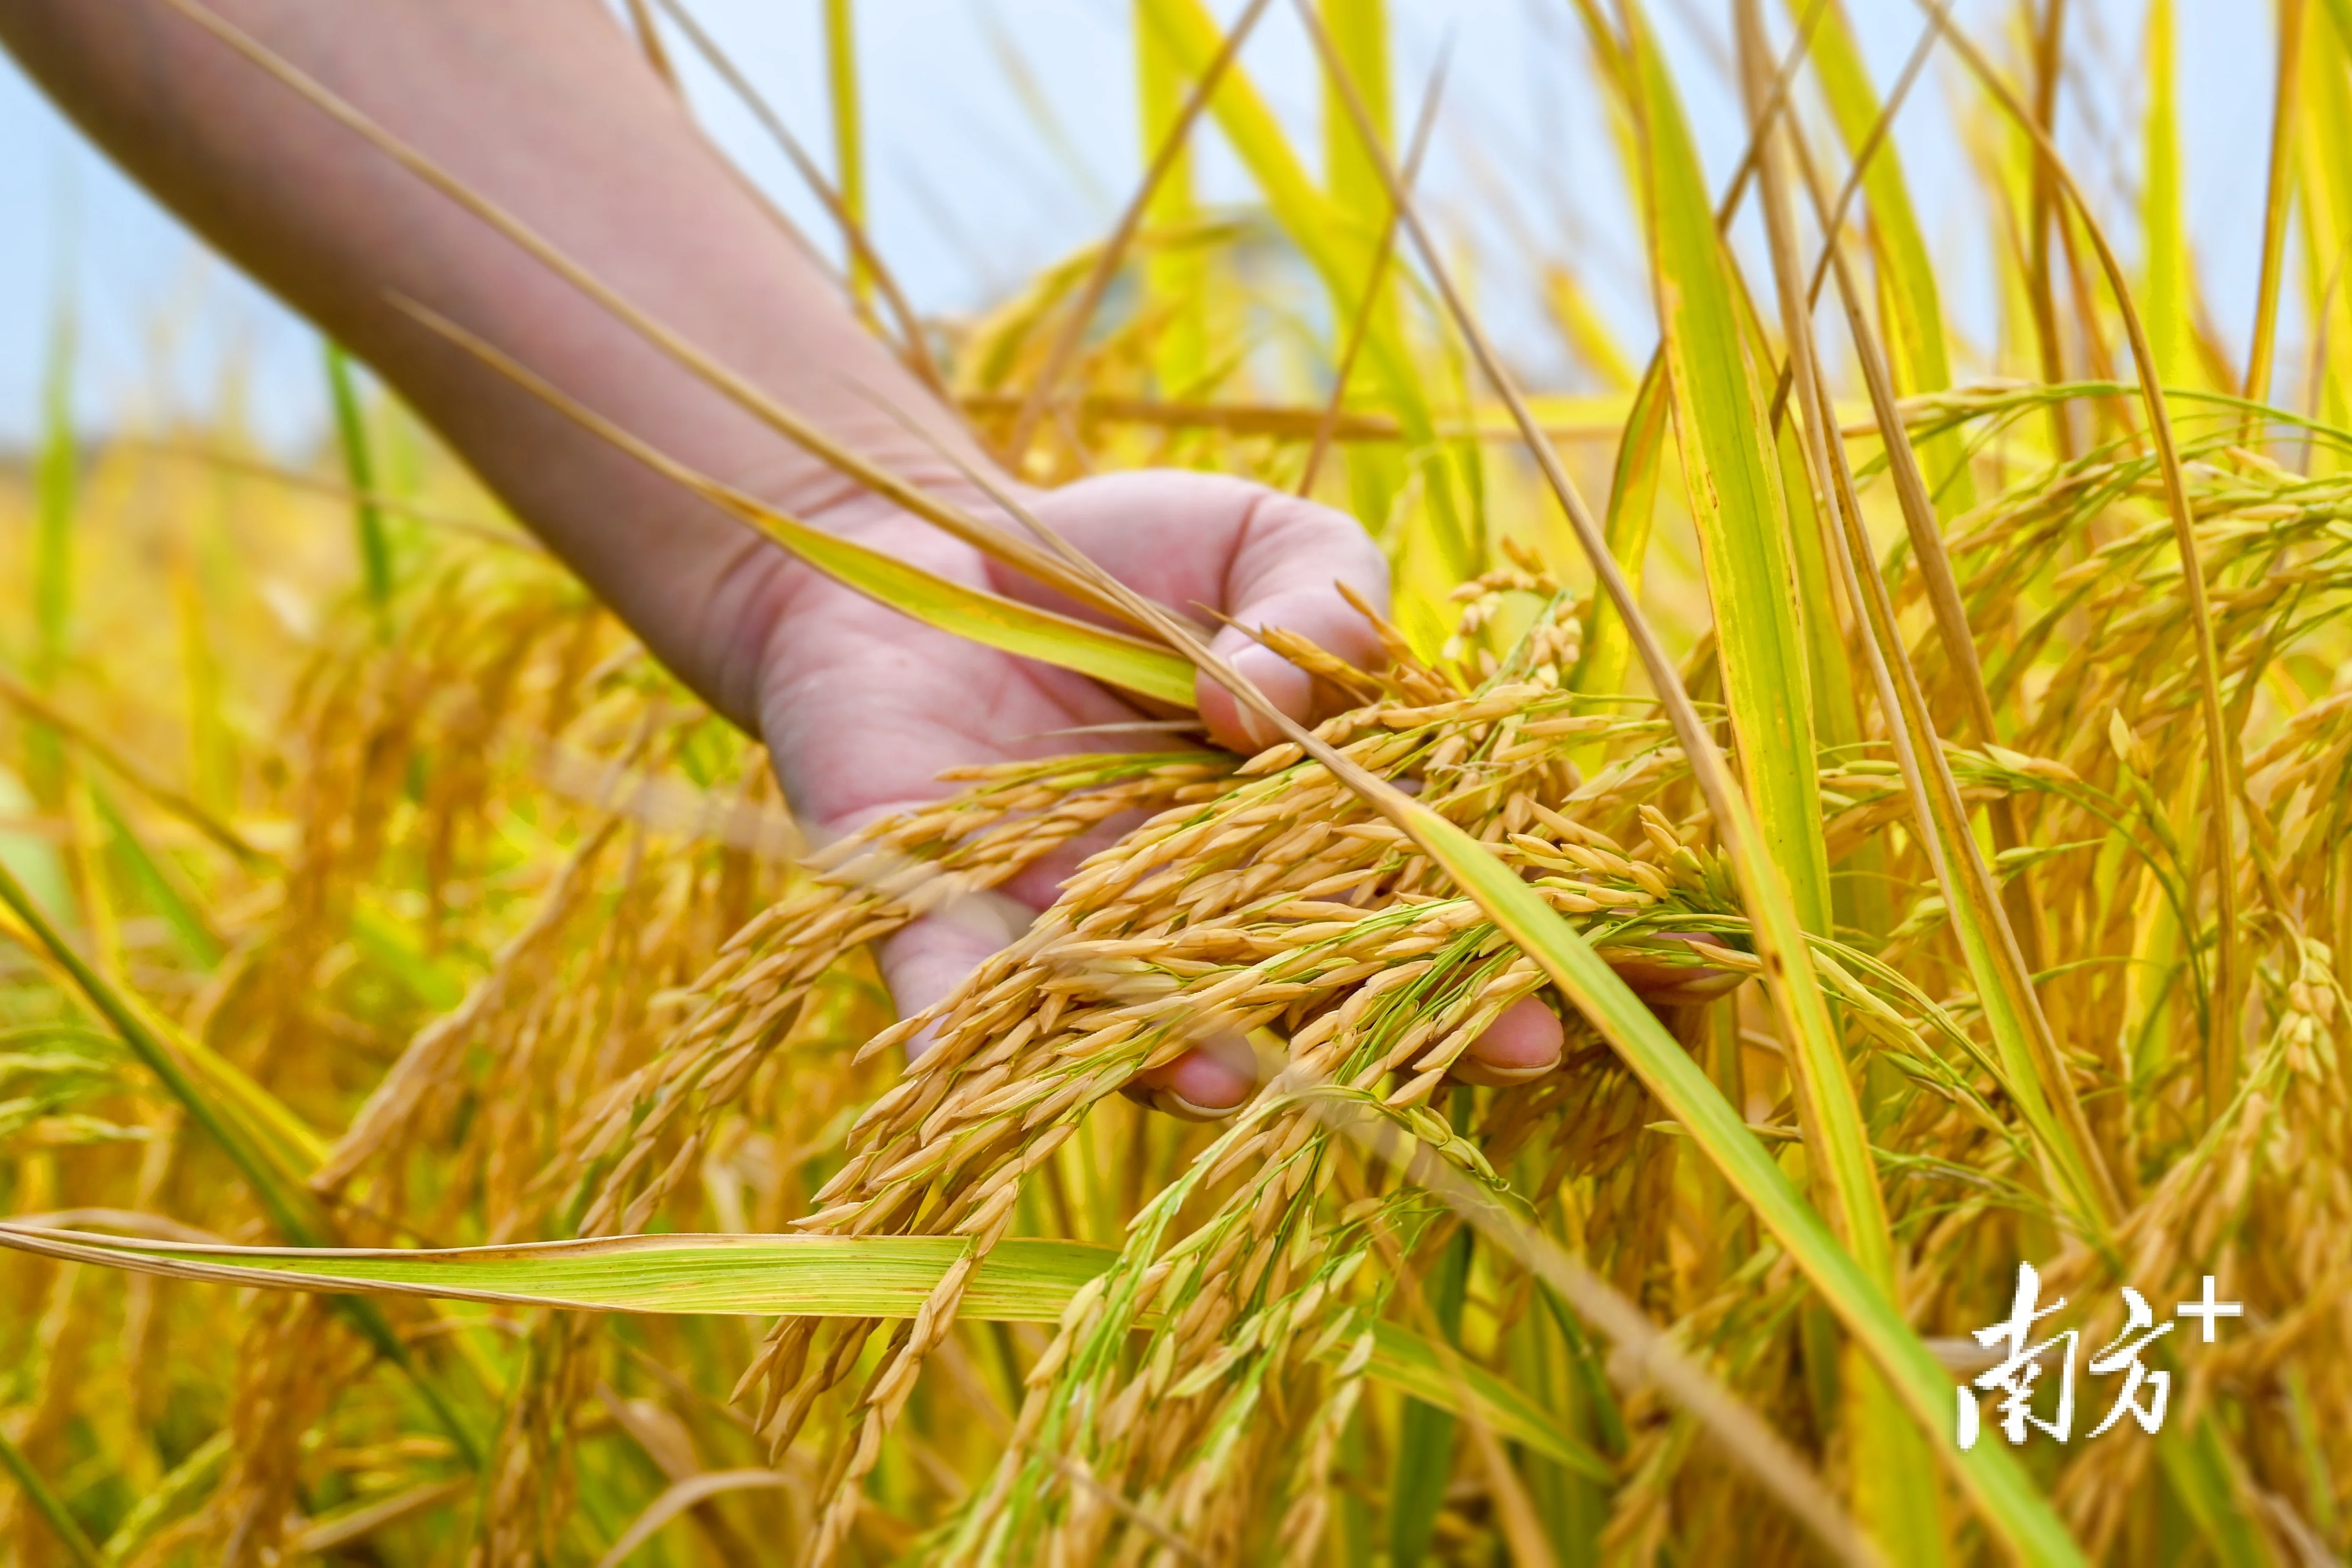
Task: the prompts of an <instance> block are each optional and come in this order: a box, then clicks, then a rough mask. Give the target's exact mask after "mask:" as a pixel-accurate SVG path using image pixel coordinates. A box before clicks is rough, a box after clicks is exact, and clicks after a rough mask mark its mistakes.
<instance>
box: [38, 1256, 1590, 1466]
mask: <svg viewBox="0 0 2352 1568" xmlns="http://www.w3.org/2000/svg"><path fill="white" fill-rule="evenodd" d="M0 1247H14V1248H16V1249H18V1250H20V1251H26V1252H32V1253H37V1254H38V1255H40V1256H42V1257H45V1258H59V1259H62V1260H66V1261H70V1262H77V1263H91V1264H96V1265H98V1266H99V1267H100V1268H117V1269H128V1270H130V1271H131V1272H134V1273H142V1274H154V1275H160V1276H163V1277H164V1278H167V1279H187V1280H194V1281H200V1282H205V1283H211V1284H218V1285H228V1286H237V1287H247V1288H252V1289H266V1290H310V1291H323V1292H331V1293H341V1292H367V1293H370V1294H374V1295H383V1296H415V1297H424V1298H428V1299H431V1300H444V1301H477V1302H483V1303H486V1304H489V1305H493V1306H526V1307H551V1308H558V1309H563V1310H575V1311H587V1312H645V1313H659V1314H667V1315H703V1314H708V1315H731V1316H744V1317H785V1316H789V1317H843V1318H912V1317H914V1316H915V1315H916V1314H917V1313H919V1312H920V1311H921V1310H923V1306H924V1303H925V1302H926V1301H927V1300H929V1298H930V1295H931V1292H932V1291H933V1289H935V1288H936V1287H937V1286H938V1284H939V1282H940V1278H941V1277H942V1276H943V1275H945V1274H946V1273H947V1271H948V1269H949V1268H950V1266H951V1265H952V1264H954V1263H955V1262H956V1261H957V1260H958V1259H960V1258H962V1257H963V1256H964V1255H965V1254H966V1253H967V1252H969V1251H970V1250H971V1238H970V1237H955V1236H861V1237H835V1236H793V1235H784V1236H739V1235H714V1236H693V1235H676V1236H620V1237H599V1238H596V1239H593V1240H586V1241H550V1242H530V1243H523V1244H520V1245H516V1246H509V1247H450V1248H445V1249H440V1250H414V1249H404V1248H365V1247H230V1246H227V1245H217V1246H214V1245H204V1244H196V1243H188V1242H164V1241H148V1240H132V1239H128V1238H125V1237H115V1236H103V1235H99V1234H95V1233H92V1232H87V1231H71V1230H57V1229H50V1228H47V1227H42V1226H25V1225H16V1224H12V1223H9V1222H6V1221H0ZM1117 1261H1118V1250H1117V1249H1116V1248H1114V1247H1096V1246H1091V1245H1089V1244H1087V1243H1085V1242H1077V1241H1058V1240H1050V1239H1045V1238H1040V1237H1011V1238H1008V1239H1006V1240H1004V1241H1001V1242H999V1243H997V1244H996V1246H995V1247H992V1248H991V1249H990V1251H989V1253H988V1256H987V1257H986V1258H983V1259H982V1262H981V1265H980V1268H979V1269H978V1270H977V1271H976V1273H975V1274H974V1276H973V1279H972V1282H971V1286H970V1287H969V1289H967V1291H966V1294H965V1295H964V1297H963V1300H962V1304H961V1307H960V1308H959V1309H958V1312H957V1315H958V1316H959V1317H960V1318H962V1319H965V1320H967V1321H972V1322H987V1323H1051V1322H1055V1321H1058V1320H1059V1319H1060V1317H1061V1315H1062V1312H1063V1310H1064V1309H1065V1308H1066V1307H1067V1306H1068V1305H1069V1304H1070V1302H1071V1300H1072V1299H1074V1298H1075V1297H1076V1295H1077V1293H1078V1289H1079V1287H1081V1286H1083V1285H1085V1284H1086V1283H1087V1281H1089V1280H1091V1279H1095V1278H1097V1276H1099V1275H1100V1274H1101V1273H1102V1272H1103V1271H1104V1270H1105V1269H1108V1268H1109V1267H1110V1266H1111V1265H1112V1264H1113V1263H1115V1262H1117ZM1348 1349H1349V1346H1348V1345H1347V1344H1345V1343H1342V1344H1339V1345H1337V1346H1335V1347H1333V1348H1332V1350H1331V1351H1330V1352H1328V1353H1329V1354H1331V1355H1333V1356H1335V1357H1337V1356H1341V1355H1345V1354H1346V1353H1347V1352H1348ZM1368 1370H1369V1371H1370V1374H1371V1375H1372V1376H1374V1377H1377V1378H1380V1379H1381V1380H1382V1381H1383V1382H1387V1383H1390V1384H1393V1385H1394V1386H1395V1387H1396V1388H1398V1389H1399V1390H1400V1391H1401V1392H1402V1393H1404V1394H1410V1395H1411V1396H1412V1398H1414V1399H1415V1400H1418V1401H1421V1402H1423V1404H1426V1405H1431V1406H1433V1408H1436V1409H1440V1410H1444V1411H1448V1412H1451V1413H1454V1414H1455V1415H1460V1414H1465V1413H1467V1414H1470V1415H1475V1417H1476V1419H1478V1420H1479V1421H1481V1422H1484V1423H1485V1424H1486V1426H1489V1427H1490V1428H1491V1429H1492V1430H1493V1431H1494V1432H1495V1433H1496V1435H1497V1436H1503V1437H1507V1438H1508V1439H1509V1440H1511V1441H1512V1442H1515V1443H1523V1444H1525V1445H1527V1446H1528V1447H1530V1448H1533V1449H1535V1450H1536V1451H1537V1452H1538V1453H1540V1454H1542V1455H1543V1456H1544V1457H1545V1458H1550V1459H1553V1460H1556V1461H1558V1462H1559V1463H1560V1464H1563V1465H1566V1466H1568V1467H1569V1468H1571V1469H1575V1470H1577V1471H1579V1472H1580V1473H1582V1474H1586V1475H1591V1476H1592V1477H1594V1478H1595V1479H1608V1478H1609V1477H1610V1476H1612V1474H1613V1473H1614V1472H1613V1471H1612V1469H1611V1468H1610V1466H1609V1464H1608V1461H1606V1460H1605V1459H1602V1458H1600V1457H1599V1456H1598V1455H1595V1454H1593V1453H1592V1452H1591V1451H1590V1450H1589V1449H1586V1448H1584V1447H1581V1446H1580V1445H1578V1444H1577V1443H1575V1442H1574V1441H1573V1440H1572V1439H1570V1438H1569V1437H1568V1436H1566V1435H1565V1434H1563V1433H1562V1432H1561V1431H1560V1430H1559V1427H1558V1425H1557V1424H1556V1423H1555V1422H1553V1421H1552V1420H1551V1419H1550V1418H1549V1416H1547V1415H1545V1414H1544V1413H1543V1412H1542V1411H1541V1410H1540V1409H1538V1407H1537V1406H1536V1405H1533V1404H1531V1403H1530V1402H1529V1401H1528V1399H1527V1397H1526V1396H1525V1395H1524V1394H1520V1393H1519V1392H1518V1391H1517V1390H1516V1389H1514V1388H1512V1387H1510V1385H1509V1384H1506V1383H1505V1382H1503V1381H1502V1380H1501V1379H1500V1378H1497V1377H1496V1376H1495V1375H1494V1374H1493V1373H1489V1372H1486V1370H1484V1369H1483V1368H1479V1367H1475V1366H1472V1365H1468V1364H1466V1363H1464V1362H1463V1360H1462V1358H1461V1357H1460V1356H1459V1355H1447V1354H1445V1353H1444V1352H1441V1351H1440V1350H1439V1349H1438V1348H1437V1347H1435V1346H1434V1345H1433V1344H1431V1343H1430V1342H1428V1341H1427V1340H1425V1339H1423V1338H1422V1337H1421V1336H1420V1335H1418V1334H1415V1333H1413V1332H1412V1331H1411V1330H1409V1329H1405V1328H1402V1327H1401V1326H1399V1325H1397V1324H1394V1323H1380V1324H1377V1325H1375V1327H1374V1330H1373V1345H1372V1357H1371V1361H1370V1365H1369V1368H1368Z"/></svg>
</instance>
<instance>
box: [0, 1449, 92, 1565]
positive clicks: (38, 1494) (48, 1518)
mask: <svg viewBox="0 0 2352 1568" xmlns="http://www.w3.org/2000/svg"><path fill="white" fill-rule="evenodd" d="M0 1468H4V1469H5V1470H6V1471H7V1472H8V1473H9V1475H11V1476H13V1477H14V1478H16V1485H17V1486H18V1488H20V1489H22V1490H23V1492H24V1494H25V1500H26V1501H27V1502H29V1503H31V1504H32V1505H33V1511H34V1512H35V1513H37V1514H39V1515H40V1516H41V1522H42V1523H44V1524H46V1525H47V1526H48V1527H49V1533H50V1534H51V1535H53V1536H55V1537H56V1538H57V1542H58V1545H59V1546H62V1547H64V1548H65V1552H66V1555H67V1556H68V1557H69V1558H71V1559H72V1560H73V1561H74V1562H75V1563H79V1564H81V1565H82V1568H100V1565H101V1563H102V1562H103V1559H101V1558H100V1556H99V1554H98V1548H97V1547H95V1546H93V1545H91V1544H90V1539H89V1536H88V1535H87V1534H85V1533H84V1532H83V1531H82V1528H81V1524H80V1522H79V1521H78V1520H76V1519H75V1518H74V1516H73V1512H72V1510H69V1509H68V1508H67V1507H66V1504H65V1500H64V1499H63V1498H60V1497H59V1496H58V1494H57V1493H56V1492H55V1491H53V1490H51V1489H50V1487H49V1483H48V1482H47V1481H46V1480H44V1479H42V1478H41V1473H40V1472H39V1471H38V1470H37V1469H35V1468H33V1463H32V1461H31V1460H30V1459H27V1458H25V1451H24V1450H23V1449H22V1448H19V1447H16V1444H15V1443H13V1442H11V1441H9V1439H8V1435H7V1433H5V1432H0Z"/></svg>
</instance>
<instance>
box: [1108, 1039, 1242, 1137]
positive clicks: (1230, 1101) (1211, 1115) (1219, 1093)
mask: <svg viewBox="0 0 2352 1568" xmlns="http://www.w3.org/2000/svg"><path fill="white" fill-rule="evenodd" d="M1135 1082H1136V1085H1137V1087H1139V1088H1140V1089H1144V1090H1145V1091H1146V1092H1147V1093H1148V1095H1149V1096H1150V1104H1151V1105H1152V1106H1153V1107H1154V1108H1155V1109H1158V1110H1165V1111H1168V1112H1169V1113H1170V1114H1171V1115H1175V1116H1181V1117H1185V1118H1187V1119H1189V1120H1192V1121H1216V1120H1218V1119H1219V1118H1222V1117H1225V1116H1230V1115H1232V1114H1233V1113H1234V1111H1236V1110H1240V1109H1241V1107H1242V1106H1243V1105H1244V1103H1245V1102H1246V1101H1247V1100H1249V1097H1250V1096H1251V1094H1252V1093H1254V1092H1255V1090H1256V1089H1257V1074H1256V1072H1255V1068H1254V1065H1253V1058H1252V1055H1251V1052H1250V1048H1249V1042H1247V1041H1246V1040H1244V1039H1243V1038H1242V1037H1240V1036H1238V1035H1219V1036H1216V1037H1212V1038H1210V1039H1208V1040H1205V1041H1203V1042H1202V1044H1201V1045H1199V1046H1196V1047H1193V1048H1192V1050H1189V1051H1186V1052H1185V1053H1184V1054H1183V1055H1182V1056H1181V1057H1178V1058H1176V1059H1175V1060H1173V1061H1171V1062H1164V1063H1162V1064H1161V1065H1160V1066H1159V1067H1156V1068H1151V1069H1150V1070H1149V1071H1146V1072H1141V1073H1138V1074H1137V1075H1136V1078H1135Z"/></svg>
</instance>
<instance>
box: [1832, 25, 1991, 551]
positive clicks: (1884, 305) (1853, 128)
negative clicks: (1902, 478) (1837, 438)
mask: <svg viewBox="0 0 2352 1568" xmlns="http://www.w3.org/2000/svg"><path fill="white" fill-rule="evenodd" d="M1811 9H1812V5H1811V0H1791V4H1790V11H1791V12H1798V13H1802V12H1809V11H1811ZM1820 12H1821V15H1820V17H1819V19H1818V20H1817V21H1816V22H1815V23H1814V25H1813V34H1812V62H1813V68H1814V73H1815V76H1816V77H1817V79H1819V80H1820V82H1821V87H1822V97H1823V98H1824V99H1826V100H1828V102H1829V107H1830V117H1831V119H1832V120H1833V121H1836V123H1837V128H1838V135H1839V137H1840V138H1841V139H1842V140H1843V142H1845V146H1846V151H1847V152H1848V153H1852V154H1853V155H1854V156H1856V157H1860V156H1861V155H1862V153H1863V151H1864V148H1865V147H1870V162H1869V163H1868V164H1867V165H1865V166H1864V170H1863V174H1862V194H1863V199H1864V202H1865V204H1866V205H1867V207H1868V211H1869V214H1870V243H1871V248H1872V250H1873V252H1874V254H1875V256H1876V258H1877V261H1878V278H1879V296H1880V308H1881V310H1883V311H1884V313H1885V321H1886V338H1887V345H1888V348H1889V351H1890V357H1891V358H1892V359H1893V361H1894V363H1895V385H1896V386H1897V387H1898V388H1899V389H1900V390H1901V391H1902V392H1904V393H1905V394H1906V395H1916V394H1919V393H1926V392H1940V391H1942V390H1943V389H1944V388H1946V387H1948V386H1949V385H1951V384H1952V366H1951V357H1950V354H1949V353H1948V350H1947V347H1946V344H1945V340H1944V309H1943V301H1942V297H1941V291H1940V290H1939V289H1938V288H1937V283H1936V267H1935V263H1934V261H1933V260H1932V259H1930V258H1929V257H1928V254H1927V240H1926V239H1925V238H1924V237H1922V236H1921V234H1920V232H1919V219H1918V215H1917V213H1916V210H1915V209H1914V208H1913V206H1912V205H1911V190H1910V184H1909V182H1908V181H1906V179H1905V178H1904V174H1903V159H1902V155H1901V154H1900V153H1897V152H1896V150H1895V141H1894V138H1893V137H1892V136H1890V135H1886V134H1885V133H1883V132H1879V123H1878V122H1879V119H1880V116H1881V113H1882V110H1881V107H1880V104H1879V101H1878V94H1877V92H1876V90H1875V89H1873V88H1872V86H1871V82H1870V70H1869V68H1868V67H1867V66H1866V65H1864V62H1863V58H1862V47H1861V45H1860V43H1859V41H1858V40H1856V39H1855V37H1854V36H1853V22H1852V21H1851V20H1850V19H1849V18H1848V16H1846V11H1845V6H1844V5H1843V4H1842V3H1841V0H1823V3H1822V5H1820ZM1874 132H1879V133H1878V135H1877V142H1876V144H1875V146H1871V142H1872V137H1873V134H1874ZM1924 456H1925V457H1926V458H1927V475H1928V482H1929V484H1930V486H1931V489H1932V493H1933V494H1934V495H1935V496H1936V497H1937V510H1938V511H1939V512H1940V513H1941V514H1942V515H1943V516H1945V517H1948V518H1949V517H1958V516H1959V515H1961V514H1962V513H1964V512H1966V511H1968V510H1969V509H1971V508H1972V507H1974V506H1975V505H1976V486H1975V484H1974V482H1973V481H1972V480H1971V479H1970V478H1969V465H1968V451H1967V447H1966V445H1965V443H1964V442H1963V441H1962V439H1961V437H1960V433H1959V432H1958V431H1957V430H1948V431H1944V432H1942V433H1940V434H1938V435H1937V436H1936V437H1933V438H1932V439H1930V440H1929V441H1927V443H1925V451H1924Z"/></svg>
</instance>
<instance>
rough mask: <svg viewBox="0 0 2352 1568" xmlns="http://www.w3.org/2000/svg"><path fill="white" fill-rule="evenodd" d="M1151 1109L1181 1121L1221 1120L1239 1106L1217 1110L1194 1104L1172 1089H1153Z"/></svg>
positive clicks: (1238, 1108) (1229, 1106)
mask: <svg viewBox="0 0 2352 1568" xmlns="http://www.w3.org/2000/svg"><path fill="white" fill-rule="evenodd" d="M1151 1109H1152V1110H1157V1111H1160V1112H1161V1113H1162V1114H1163V1115H1168V1116H1173V1117H1175V1118H1177V1119H1178V1120H1179V1121H1223V1120H1224V1119H1225V1118H1226V1117H1228V1116H1231V1115H1232V1114H1233V1113H1234V1111H1236V1110H1240V1109H1241V1107H1240V1106H1238V1105H1228V1106H1226V1107H1224V1108H1223V1110H1217V1109H1214V1108H1213V1107H1210V1106H1206V1105H1196V1104H1194V1103H1193V1102H1192V1101H1191V1100H1187V1099H1185V1098H1184V1097H1183V1096H1182V1095H1181V1094H1179V1093H1177V1092H1176V1091H1175V1090H1174V1089H1153V1090H1152V1091H1151Z"/></svg>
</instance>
